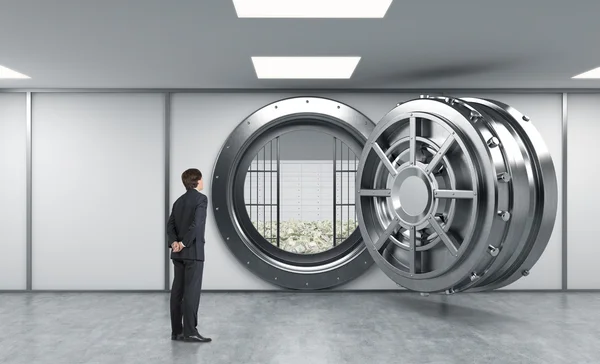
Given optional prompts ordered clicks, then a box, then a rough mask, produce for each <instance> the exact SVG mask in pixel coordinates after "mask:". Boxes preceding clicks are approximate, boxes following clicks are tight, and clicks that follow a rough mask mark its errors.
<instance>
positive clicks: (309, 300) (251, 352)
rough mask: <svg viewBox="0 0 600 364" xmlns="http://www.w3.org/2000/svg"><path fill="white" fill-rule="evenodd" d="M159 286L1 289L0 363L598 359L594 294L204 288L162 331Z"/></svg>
mask: <svg viewBox="0 0 600 364" xmlns="http://www.w3.org/2000/svg"><path fill="white" fill-rule="evenodd" d="M168 312H169V309H168V295H167V294H162V293H138V294H132V293H34V294H25V293H3V294H0V363H6V364H8V363H36V364H40V363H52V364H56V363H70V364H75V363H128V364H133V363H144V364H150V363H211V364H215V363H261V364H264V363H277V364H279V363H281V364H294V363H314V364H317V363H331V364H342V363H361V364H362V363H367V362H368V363H420V364H424V363H440V364H442V363H444V364H448V363H477V364H484V363H502V364H507V363H527V364H534V363H544V364H549V363H578V364H581V363H598V362H600V349H599V346H598V338H600V324H599V323H600V294H599V293H569V294H566V293H501V292H495V293H486V294H459V295H455V296H452V297H441V296H430V297H420V296H419V295H416V294H413V293H407V292H396V293H394V292H389V293H379V292H378V293H373V292H362V293H342V292H331V293H274V292H273V293H205V294H204V295H203V296H202V301H201V303H200V325H199V326H200V327H199V331H200V333H202V334H206V335H207V336H210V337H212V338H213V339H214V341H213V342H212V343H210V344H188V343H181V342H172V341H171V340H170V329H169V317H168Z"/></svg>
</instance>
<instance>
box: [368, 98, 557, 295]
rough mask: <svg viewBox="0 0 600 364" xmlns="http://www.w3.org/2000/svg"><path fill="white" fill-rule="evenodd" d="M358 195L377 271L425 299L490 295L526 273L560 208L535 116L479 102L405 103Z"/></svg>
mask: <svg viewBox="0 0 600 364" xmlns="http://www.w3.org/2000/svg"><path fill="white" fill-rule="evenodd" d="M356 194H357V195H356V201H357V213H358V220H359V227H360V231H361V235H362V237H363V239H364V242H365V245H366V247H367V249H368V251H369V252H370V254H371V256H372V257H373V259H374V261H375V263H376V264H377V265H378V266H379V268H381V269H382V270H383V271H384V272H385V274H386V275H387V276H389V277H390V278H391V279H392V280H394V281H395V282H396V283H398V284H399V285H401V286H403V287H406V288H408V289H411V290H415V291H419V292H445V293H454V292H459V291H464V290H467V289H468V290H470V291H483V290H491V289H495V288H499V287H503V286H506V285H508V284H510V283H512V282H514V281H516V280H517V279H519V278H520V277H522V276H526V275H528V274H529V270H530V269H531V268H532V267H533V265H534V264H535V262H536V261H537V260H538V259H539V257H540V256H541V254H542V252H543V251H544V248H545V247H546V245H547V243H548V240H549V238H550V234H551V232H552V228H553V226H554V221H555V217H556V208H557V183H556V176H555V171H554V166H553V164H552V160H551V157H550V154H549V152H548V150H547V149H546V146H545V144H544V142H543V141H542V139H541V137H540V135H539V133H538V132H537V130H536V129H535V128H534V127H533V125H531V123H530V122H529V118H528V117H527V116H525V115H523V114H521V113H519V112H518V111H517V110H515V109H513V108H511V107H510V106H507V105H505V104H502V103H500V102H497V101H492V100H483V99H476V98H465V99H456V98H450V97H422V98H421V99H417V100H412V101H408V102H405V103H403V104H399V105H398V106H397V107H396V108H394V109H393V110H392V111H391V112H389V113H388V114H387V115H386V116H385V117H384V118H383V119H382V120H381V121H380V122H379V123H378V124H377V126H376V128H375V129H374V131H373V132H372V133H371V134H370V136H369V138H368V140H367V143H366V145H365V147H364V149H363V153H362V155H361V158H360V163H359V168H358V171H357V191H356Z"/></svg>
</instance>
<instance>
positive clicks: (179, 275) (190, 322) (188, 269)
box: [171, 259, 204, 336]
mask: <svg viewBox="0 0 600 364" xmlns="http://www.w3.org/2000/svg"><path fill="white" fill-rule="evenodd" d="M173 265H174V266H175V277H174V279H173V287H172V288H171V334H173V335H178V334H182V333H183V335H184V336H193V335H197V334H198V330H197V329H196V327H197V326H198V306H199V305H200V291H201V290H202V273H203V271H204V262H203V261H201V260H188V259H185V260H183V259H173Z"/></svg>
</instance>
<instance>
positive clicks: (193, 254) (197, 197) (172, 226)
mask: <svg viewBox="0 0 600 364" xmlns="http://www.w3.org/2000/svg"><path fill="white" fill-rule="evenodd" d="M207 206H208V198H207V197H206V196H205V195H204V194H202V193H200V192H198V190H195V189H191V190H188V191H187V192H186V193H185V194H183V195H182V196H181V197H179V198H178V199H177V201H175V203H174V204H173V210H172V212H171V216H169V222H168V223H167V236H168V245H169V247H171V244H172V243H173V242H175V241H180V242H182V243H183V245H185V248H183V250H181V251H180V252H178V253H174V252H171V259H191V260H202V261H203V260H204V230H205V226H206V209H207Z"/></svg>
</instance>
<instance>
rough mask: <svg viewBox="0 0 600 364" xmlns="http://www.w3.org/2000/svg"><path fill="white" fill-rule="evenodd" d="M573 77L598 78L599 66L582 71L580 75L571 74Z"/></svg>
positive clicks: (599, 75)
mask: <svg viewBox="0 0 600 364" xmlns="http://www.w3.org/2000/svg"><path fill="white" fill-rule="evenodd" d="M573 78H600V67H598V68H594V69H593V70H591V71H587V72H584V73H582V74H580V75H577V76H573Z"/></svg>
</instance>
